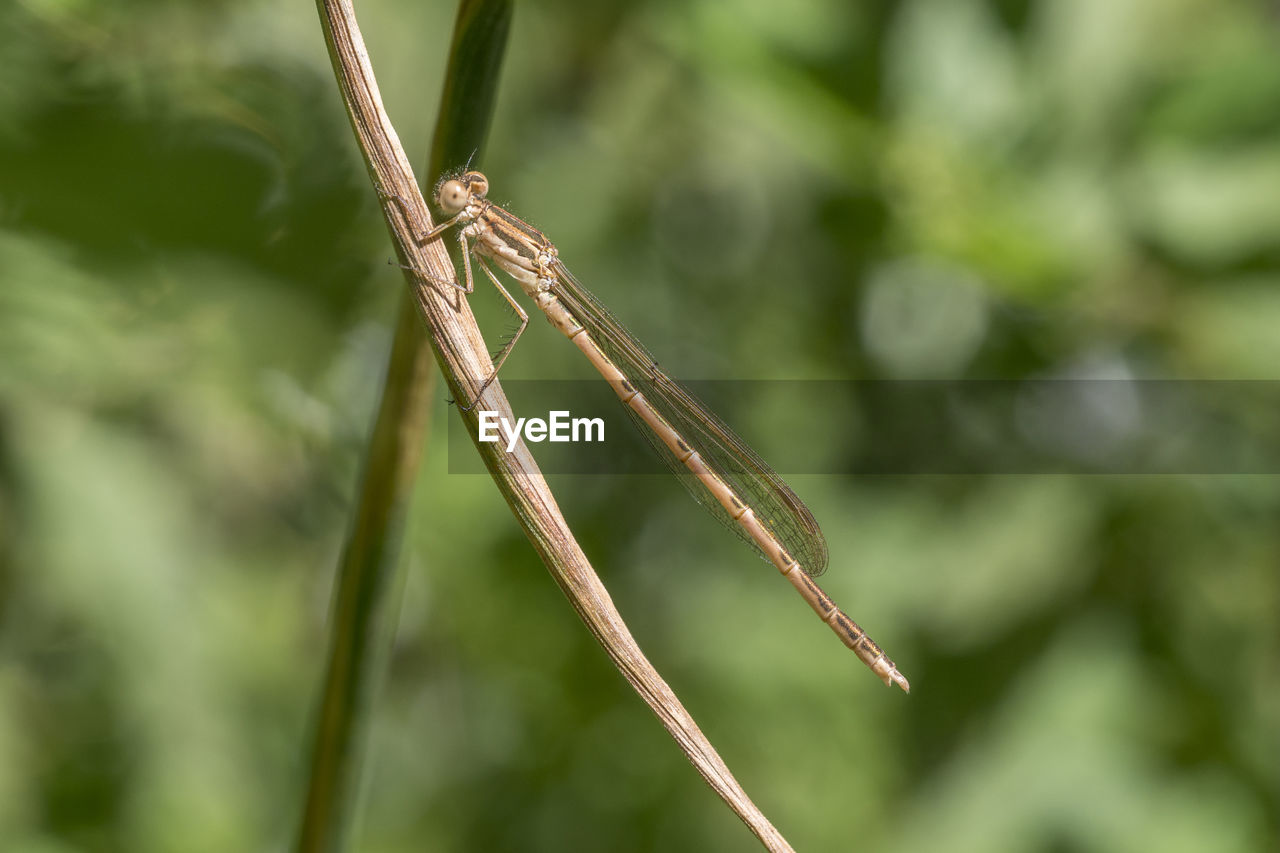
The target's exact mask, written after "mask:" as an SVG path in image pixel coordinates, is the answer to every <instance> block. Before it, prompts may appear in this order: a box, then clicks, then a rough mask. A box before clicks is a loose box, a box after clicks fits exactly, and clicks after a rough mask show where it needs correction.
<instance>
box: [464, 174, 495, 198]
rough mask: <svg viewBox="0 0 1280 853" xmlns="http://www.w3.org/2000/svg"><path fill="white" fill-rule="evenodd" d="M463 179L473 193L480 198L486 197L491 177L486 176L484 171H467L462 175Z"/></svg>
mask: <svg viewBox="0 0 1280 853" xmlns="http://www.w3.org/2000/svg"><path fill="white" fill-rule="evenodd" d="M462 180H464V181H466V182H467V187H468V188H470V190H471V193H472V195H475V196H477V197H478V198H484V197H485V195H486V194H487V193H488V192H489V179H488V178H486V177H485V176H484V173H483V172H467V173H466V174H465V175H463V176H462Z"/></svg>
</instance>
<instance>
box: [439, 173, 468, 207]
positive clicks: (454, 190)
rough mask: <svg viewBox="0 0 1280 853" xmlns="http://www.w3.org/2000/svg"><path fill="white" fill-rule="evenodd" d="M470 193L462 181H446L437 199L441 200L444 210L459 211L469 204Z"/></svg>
mask: <svg viewBox="0 0 1280 853" xmlns="http://www.w3.org/2000/svg"><path fill="white" fill-rule="evenodd" d="M468 195H469V193H468V192H467V188H466V186H464V185H463V183H462V181H459V180H452V181H445V182H444V184H442V185H441V187H440V194H439V197H438V199H437V201H439V203H440V207H441V208H443V209H444V210H446V211H448V212H449V213H457V212H458V211H459V210H462V208H464V207H466V206H467V196H468Z"/></svg>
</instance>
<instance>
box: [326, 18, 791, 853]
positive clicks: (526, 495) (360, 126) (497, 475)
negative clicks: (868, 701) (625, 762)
mask: <svg viewBox="0 0 1280 853" xmlns="http://www.w3.org/2000/svg"><path fill="white" fill-rule="evenodd" d="M317 5H318V8H319V11H320V20H321V25H322V26H323V28H324V33H325V41H326V42H327V44H328V47H329V53H330V56H331V58H332V60H333V65H334V72H335V74H336V75H337V78H338V86H339V89H340V91H341V93H342V97H343V101H344V103H345V104H346V107H347V111H348V116H349V117H350V119H351V125H352V129H353V130H354V132H355V134H356V139H357V142H358V144H359V146H360V150H361V152H362V154H363V156H364V158H365V163H366V165H367V166H368V168H369V173H370V177H371V179H372V180H373V182H374V186H375V187H376V188H377V189H378V191H379V193H380V194H381V196H382V198H383V212H384V214H385V216H386V219H387V225H388V228H389V230H390V232H391V237H392V240H393V242H394V244H395V248H396V253H397V255H398V256H399V258H400V261H401V263H402V264H404V265H406V266H408V267H411V268H413V269H418V270H422V271H424V272H425V273H426V274H427V275H428V276H430V277H432V278H435V279H448V280H452V279H453V278H454V276H455V272H454V269H453V266H452V265H451V264H450V263H449V257H448V254H447V252H446V251H445V249H444V247H443V245H442V243H441V242H440V241H433V242H432V243H430V244H428V245H420V244H419V243H418V242H417V240H416V236H417V235H419V234H423V233H425V232H426V231H427V230H428V229H429V228H430V226H431V217H430V212H429V211H428V209H427V206H426V203H425V202H424V201H423V199H422V195H421V194H420V193H419V192H418V187H417V184H416V182H415V181H414V177H413V173H412V170H411V169H410V167H409V161H408V158H407V157H406V156H405V154H404V152H403V150H402V149H401V147H400V143H399V140H398V138H397V136H396V133H395V130H394V129H393V128H392V126H391V122H390V120H389V119H388V118H387V115H386V113H385V111H384V110H383V107H382V100H381V97H380V96H379V94H378V88H377V83H376V82H375V80H374V77H373V71H372V69H371V67H370V63H369V58H368V55H367V53H366V51H365V47H364V40H363V39H362V38H361V36H360V32H359V29H358V27H357V25H356V20H355V13H354V11H353V10H352V7H351V4H350V2H348V0H317ZM409 278H410V284H411V285H412V286H413V287H414V289H415V292H416V295H417V298H418V304H419V306H420V307H421V308H422V312H423V315H424V316H425V317H426V319H427V323H428V326H429V330H430V336H431V341H432V347H433V348H434V350H435V353H436V358H437V361H438V362H439V363H440V367H441V370H442V371H443V372H444V375H445V378H446V380H447V381H448V384H449V387H450V390H451V391H452V393H453V395H454V398H455V399H459V400H471V399H473V397H474V395H475V393H476V392H477V390H478V389H479V388H480V386H481V385H482V383H483V381H484V377H486V376H488V375H489V371H490V369H491V362H490V360H489V357H488V354H487V349H486V347H485V345H484V341H483V339H482V338H481V336H480V332H479V329H478V328H477V327H476V324H475V318H474V317H473V316H472V314H471V311H470V309H469V307H468V306H467V303H466V300H464V299H462V298H461V294H460V293H459V292H458V291H456V290H453V289H452V288H448V287H441V286H439V285H436V284H433V283H431V281H430V280H429V279H427V278H423V277H418V276H414V275H412V274H410V276H409ZM483 407H484V408H485V409H490V410H496V411H498V412H499V413H501V414H503V415H505V416H507V417H511V408H510V404H509V403H508V402H507V400H506V397H505V395H504V394H503V393H502V389H501V386H500V385H499V383H497V382H494V383H492V384H491V385H490V386H489V388H488V389H487V390H486V392H485V395H484V401H483ZM480 408H481V407H480V406H476V407H474V408H473V409H472V411H471V412H468V413H463V414H462V417H463V418H464V420H466V421H467V423H468V428H469V431H470V433H471V435H472V436H475V435H476V429H475V427H476V419H477V412H478V410H479V409H480ZM476 446H477V448H478V450H479V452H480V454H481V456H482V457H483V459H484V461H485V465H486V467H488V469H489V472H490V474H491V475H492V476H493V478H494V481H495V483H497V485H498V488H499V490H500V491H501V493H502V495H503V497H504V498H505V499H506V501H507V503H508V504H509V505H510V506H511V509H512V511H513V512H514V513H515V514H516V517H517V518H518V519H519V521H520V524H521V525H522V526H523V527H524V529H525V531H526V533H527V534H528V536H529V539H530V541H531V542H532V543H533V545H534V548H535V549H536V550H537V551H538V554H539V555H540V556H541V557H542V560H543V562H544V563H546V565H547V568H548V569H549V570H550V571H551V574H552V576H553V577H554V578H555V580H556V582H557V583H558V584H559V585H560V588H561V589H562V590H564V593H565V595H566V596H567V597H568V598H569V601H570V602H571V603H572V604H573V607H574V609H575V610H577V611H578V615H579V616H580V617H581V618H582V620H583V621H584V622H585V623H586V625H587V627H588V628H589V629H590V631H591V633H592V634H593V635H595V637H596V639H597V640H598V641H599V642H600V644H601V645H602V646H604V648H605V651H607V652H608V654H609V657H610V658H612V660H613V662H614V665H615V666H617V667H618V669H619V671H621V672H622V674H623V676H624V677H625V678H626V679H627V681H628V682H629V683H630V684H631V686H632V687H633V688H634V689H635V690H636V692H637V693H639V694H640V696H641V698H643V699H644V701H645V702H646V703H647V704H648V705H649V707H650V708H652V709H653V711H654V713H655V714H657V716H658V718H659V720H661V721H662V724H663V725H664V726H665V727H666V729H667V731H668V732H670V734H671V736H672V737H673V738H674V739H675V741H676V743H677V744H679V746H680V748H681V749H682V750H683V751H684V753H685V754H686V755H687V756H688V757H689V760H690V761H691V762H693V765H694V767H695V768H697V770H698V772H699V773H701V774H702V776H703V778H704V779H706V781H707V783H708V784H709V785H710V786H711V788H712V789H713V790H714V791H715V792H716V793H717V794H718V795H719V796H720V797H721V799H723V800H724V801H725V803H727V804H728V805H729V807H730V808H732V809H733V810H734V812H735V813H736V814H737V815H738V816H739V817H740V818H741V819H742V820H743V822H744V823H746V824H747V826H748V827H749V828H750V829H751V831H752V832H754V833H755V834H756V836H757V837H758V838H759V839H760V840H761V842H763V844H764V845H765V847H766V848H768V849H769V850H774V851H787V850H791V849H792V848H791V846H790V845H789V844H788V843H787V841H786V839H784V838H783V837H782V835H781V834H780V833H779V832H778V831H777V829H775V828H774V827H773V825H772V824H771V823H769V820H768V819H767V818H766V817H765V816H764V815H763V814H762V813H761V812H760V810H759V809H757V808H756V806H755V804H754V803H752V802H751V800H750V798H748V797H747V795H746V792H745V791H743V789H742V786H741V785H739V784H738V782H737V780H736V779H734V778H733V775H732V774H731V773H730V772H729V769H728V767H727V766H725V764H724V762H723V761H722V760H721V758H720V756H719V755H718V754H717V753H716V751H715V749H714V748H712V746H711V744H710V742H709V741H708V740H707V738H706V736H705V735H703V734H702V732H701V731H700V730H699V729H698V727H697V725H696V724H695V723H694V721H693V718H692V717H691V716H690V715H689V713H688V712H687V711H686V710H685V709H684V706H683V705H682V704H681V703H680V701H679V699H677V698H676V695H675V693H674V692H672V690H671V688H670V687H669V686H668V685H667V683H666V682H665V681H663V679H662V678H661V676H659V675H658V673H657V670H655V669H654V668H653V666H652V665H651V664H650V663H649V661H648V660H647V659H646V658H645V656H644V654H643V653H642V652H641V651H640V647H639V646H638V645H637V644H636V642H635V640H634V638H632V636H631V633H630V631H628V630H627V627H626V625H625V623H624V622H623V621H622V617H621V616H620V615H619V614H618V612H617V609H616V608H615V607H614V606H613V602H612V600H611V599H610V598H609V593H608V591H607V590H605V588H604V585H603V584H602V583H601V582H600V579H599V578H598V577H597V576H596V574H595V572H594V570H593V569H592V568H591V565H590V564H589V563H588V562H587V559H586V556H585V555H584V554H583V553H582V549H581V548H579V547H578V544H577V542H576V541H575V540H574V538H573V534H572V533H571V532H570V530H569V528H568V525H567V524H566V523H565V520H564V517H563V516H562V515H561V514H560V510H559V508H558V507H557V506H556V502H555V499H554V497H553V496H552V495H551V492H550V490H549V488H548V487H547V484H546V482H545V480H544V479H543V477H542V474H541V472H540V471H539V470H538V468H537V465H536V464H535V463H534V461H533V458H532V457H531V456H530V455H529V454H528V452H527V451H526V450H525V449H524V448H523V447H521V448H520V450H519V452H517V453H515V454H506V453H504V452H502V450H501V449H500V448H498V447H497V446H496V445H494V444H485V445H481V444H479V443H478V442H477V444H476Z"/></svg>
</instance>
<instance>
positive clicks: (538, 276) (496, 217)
mask: <svg viewBox="0 0 1280 853" xmlns="http://www.w3.org/2000/svg"><path fill="white" fill-rule="evenodd" d="M488 190H489V181H488V179H487V178H485V176H484V175H482V174H481V173H480V172H465V173H464V174H462V175H460V176H458V177H454V178H447V179H445V180H442V181H441V182H440V184H439V185H438V186H437V188H436V203H437V204H438V205H439V206H440V207H441V208H442V209H443V210H444V211H445V212H446V213H447V214H449V215H450V218H449V219H447V220H446V221H444V222H442V223H441V224H439V225H437V226H436V227H435V228H433V229H431V231H429V232H428V233H427V234H426V235H424V238H423V239H424V240H429V239H432V238H435V237H437V236H439V235H441V234H443V233H444V232H445V231H447V230H448V229H450V228H453V227H455V226H460V227H458V231H457V234H458V244H459V247H460V248H461V250H462V260H463V267H464V272H465V273H466V276H465V278H466V283H465V285H464V286H463V287H462V289H463V290H465V291H466V292H467V293H470V292H472V291H473V290H474V288H475V282H474V279H473V278H472V259H473V258H474V260H475V264H476V266H478V267H480V269H481V271H483V272H484V274H485V275H486V276H488V277H489V279H490V280H491V281H492V282H493V283H494V285H495V286H496V287H497V288H498V291H499V292H500V293H501V294H502V295H503V296H504V297H505V298H506V300H507V302H509V303H510V304H511V307H512V308H514V309H515V312H516V314H517V315H518V316H519V317H520V327H519V328H518V329H517V330H516V333H515V334H514V335H513V336H512V337H511V340H510V341H508V342H507V344H506V345H505V346H504V347H503V348H502V350H501V351H500V352H499V353H498V355H497V357H496V358H495V359H494V368H493V374H491V375H490V376H489V377H488V379H486V380H485V382H484V384H483V385H482V386H481V388H480V391H479V393H477V395H476V399H477V400H479V399H480V397H481V396H482V395H483V394H484V390H485V388H487V387H488V386H489V383H490V382H492V381H493V378H494V377H495V376H496V375H497V372H498V370H499V368H501V367H502V363H503V362H504V361H505V360H506V358H507V356H508V355H509V354H510V353H511V349H512V347H513V346H514V345H515V342H516V340H517V339H518V338H519V337H520V334H521V333H522V332H523V331H524V329H525V327H526V326H527V325H528V324H529V315H528V314H526V313H525V312H524V310H523V309H521V307H520V305H519V304H518V303H517V302H516V301H515V299H513V298H512V296H511V294H510V293H508V292H507V290H506V288H504V287H503V286H502V283H501V282H500V281H499V280H498V277H497V275H496V274H495V273H494V271H493V269H492V268H491V267H490V266H489V264H488V262H487V260H488V261H492V262H493V263H494V264H495V265H496V266H497V267H498V268H500V269H501V270H502V271H503V272H505V273H507V275H509V276H511V277H512V278H513V279H515V280H516V281H517V282H518V283H519V284H520V286H521V287H522V288H523V289H524V291H525V293H527V294H528V295H529V297H530V298H532V299H533V301H534V302H535V303H536V304H537V306H538V307H539V308H540V309H541V310H542V312H543V313H544V314H546V315H547V319H548V320H550V321H551V325H553V326H555V327H556V328H557V329H559V330H560V331H561V332H562V333H563V334H564V335H565V337H567V338H569V340H571V341H573V342H574V344H576V345H577V347H578V349H580V350H582V352H583V354H584V355H586V357H587V358H588V359H589V360H590V361H591V363H592V364H593V365H594V366H595V368H596V370H598V371H600V374H601V375H602V376H604V378H605V379H606V380H607V381H608V382H609V384H610V385H611V386H613V389H614V391H616V392H617V394H618V396H619V397H620V398H621V399H622V402H623V404H624V408H625V409H626V411H627V413H628V414H629V415H630V416H631V417H632V419H633V420H634V421H636V423H637V424H638V425H639V426H640V429H641V431H642V432H644V433H645V434H646V437H647V438H649V440H650V443H652V444H654V445H655V446H656V447H657V448H658V452H659V453H660V454H661V455H663V458H664V460H665V461H667V462H668V464H669V465H671V467H672V468H673V469H674V470H675V471H676V472H677V474H678V475H680V476H679V479H680V481H681V482H682V483H684V485H685V486H686V487H687V488H688V489H689V490H690V491H691V492H692V493H693V496H694V497H695V498H696V499H697V500H698V502H699V503H701V504H702V505H703V506H705V507H706V508H707V509H708V510H710V511H711V513H712V514H713V515H715V516H716V517H717V518H719V519H720V520H721V521H722V522H723V523H724V524H725V525H726V526H727V527H729V528H730V529H731V530H733V531H734V532H736V533H737V534H738V535H739V536H741V537H742V538H743V539H745V540H746V541H747V542H748V543H750V544H751V545H752V546H753V547H755V548H756V550H757V551H759V552H760V554H761V555H762V556H763V557H764V558H765V559H767V560H768V561H769V562H771V563H773V565H774V566H776V567H777V569H778V571H780V572H782V576H783V577H785V578H786V579H787V580H788V581H790V582H791V585H792V586H794V587H795V588H796V591H798V592H799V593H800V595H801V596H802V597H803V598H804V600H805V601H807V602H809V606H810V607H812V608H813V609H814V612H816V613H817V614H818V616H819V617H821V619H822V621H823V622H826V623H827V625H829V626H830V627H831V629H832V630H833V631H835V632H836V635H837V636H838V637H840V639H841V640H842V641H843V642H844V644H845V645H846V646H848V647H849V648H851V649H853V651H854V652H855V653H856V654H857V655H858V657H859V658H860V659H861V660H862V662H863V663H865V664H866V665H867V666H868V667H870V668H871V671H872V672H874V673H875V674H876V675H878V676H879V677H880V679H881V680H882V681H884V683H885V684H897V685H898V686H899V687H901V688H902V689H903V690H907V691H909V690H910V689H911V688H910V685H909V684H908V683H907V679H906V678H904V677H903V676H902V674H901V673H900V672H898V668H897V667H896V666H894V663H893V661H891V660H889V658H888V657H887V656H886V655H885V653H884V652H883V651H882V650H881V649H880V647H879V646H878V645H876V643H875V641H873V640H872V639H871V638H870V637H868V636H867V633H866V632H865V631H863V630H862V628H860V627H858V624H857V623H856V622H854V621H853V620H852V619H850V618H849V617H848V616H847V615H846V614H845V613H844V611H842V610H841V609H840V608H839V607H837V606H836V605H835V603H834V602H833V601H832V600H831V599H830V597H828V596H827V594H826V593H825V592H823V591H822V588H821V587H819V586H818V585H817V583H815V582H814V581H813V578H814V577H816V576H817V575H819V574H821V573H822V572H823V570H824V569H826V566H827V544H826V540H825V539H824V538H823V536H822V531H821V530H820V529H819V528H818V523H817V522H816V521H814V518H813V515H812V513H810V512H809V508H808V507H806V506H805V505H804V504H803V503H802V502H801V501H800V499H799V498H798V497H796V495H795V493H794V492H792V491H791V489H790V488H789V487H788V486H787V484H786V483H784V482H782V478H781V477H779V476H778V475H777V473H775V472H774V470H773V469H772V468H770V467H769V466H768V465H767V464H765V462H764V461H763V460H761V459H760V457H759V456H757V455H756V454H755V452H754V451H753V450H751V448H749V447H748V446H747V445H746V443H745V442H743V441H742V439H740V438H738V437H737V436H736V435H735V434H734V433H733V431H732V430H730V429H729V427H727V426H726V425H725V424H724V423H723V422H722V421H721V420H720V419H719V418H718V417H716V416H715V415H714V414H712V413H711V411H709V410H708V409H707V408H706V406H704V405H703V404H702V403H700V402H699V401H698V400H697V399H696V398H694V397H693V396H692V395H691V394H689V393H688V392H687V391H686V390H685V389H684V388H682V387H681V386H680V385H679V384H678V383H677V382H675V381H674V380H673V379H671V378H670V377H669V376H667V375H666V374H665V373H664V372H663V371H662V370H660V369H659V368H658V365H657V362H655V361H654V360H653V358H652V357H651V356H650V355H649V353H648V351H647V350H645V348H644V347H643V346H642V345H641V344H640V342H639V341H637V340H636V339H635V338H634V337H633V336H632V335H631V333H630V332H628V331H627V330H626V329H625V328H623V326H622V324H621V323H619V322H618V321H617V320H615V319H614V318H613V315H612V314H610V313H609V311H608V310H607V309H606V308H605V307H604V306H603V305H602V304H600V301H599V300H597V299H596V298H595V297H594V296H592V295H591V294H590V293H589V292H588V291H587V289H586V288H584V287H583V286H582V285H581V284H579V283H578V280H577V279H575V278H574V277H573V276H572V275H571V274H570V273H569V271H568V270H567V269H565V266H564V264H562V263H561V262H560V258H559V253H558V252H557V251H556V247H555V246H554V245H553V244H552V243H551V241H550V240H548V239H547V237H546V235H544V234H543V233H542V232H541V231H538V230H537V229H536V228H534V227H533V226H531V225H529V224H528V223H526V222H523V221H521V220H520V219H517V218H516V217H515V216H512V215H511V214H510V213H508V212H507V211H505V210H503V209H502V208H501V207H498V206H497V205H496V204H494V203H493V202H491V201H489V200H488V199H487V198H486V197H485V196H486V195H487V193H488ZM486 259H487V260H486Z"/></svg>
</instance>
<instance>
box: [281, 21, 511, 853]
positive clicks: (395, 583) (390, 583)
mask: <svg viewBox="0 0 1280 853" xmlns="http://www.w3.org/2000/svg"><path fill="white" fill-rule="evenodd" d="M510 19H511V3H510V0H468V2H463V3H462V5H461V6H460V8H459V12H458V19H457V22H456V26H455V28H454V37H453V49H452V52H451V54H450V58H449V66H448V69H449V70H448V76H447V78H446V81H445V89H444V96H443V102H442V103H443V108H442V109H441V112H440V117H439V121H438V122H437V124H436V131H435V135H434V139H433V143H432V151H431V157H430V163H429V164H428V168H427V170H426V172H425V174H426V175H428V176H434V175H436V174H438V173H439V172H440V171H441V169H442V168H444V166H445V164H447V163H449V162H452V161H456V160H459V159H461V158H460V157H459V152H464V151H466V152H470V151H475V150H477V149H479V148H480V147H481V146H482V145H483V143H484V139H485V136H486V134H487V131H488V127H489V120H490V117H491V116H492V114H493V101H494V96H495V93H496V91H497V79H498V69H499V68H500V67H501V60H502V53H503V50H504V48H505V46H506V37H507V32H508V30H509V23H510ZM465 156H466V155H462V158H465ZM435 378H436V371H435V369H434V368H433V366H432V364H431V341H430V339H429V338H428V336H427V334H426V331H425V328H424V326H423V323H422V316H421V312H420V311H419V309H418V304H417V300H416V299H415V298H414V297H413V295H412V293H411V291H410V290H409V288H405V289H404V290H403V291H402V296H401V299H400V300H399V303H398V308H397V321H396V329H395V335H394V338H393V341H392V345H391V354H390V360H389V363H388V365H387V371H386V378H385V380H384V384H383V388H382V395H381V401H380V404H379V407H378V411H377V414H376V416H375V418H374V423H373V429H372V433H371V436H370V440H369V445H368V448H367V452H366V456H365V461H364V467H363V470H362V473H361V478H360V485H359V493H358V498H357V501H356V506H355V509H354V514H353V517H352V526H351V530H350V531H349V533H348V536H347V540H346V542H345V544H344V547H343V551H342V555H341V558H340V561H339V566H338V573H337V577H336V580H335V586H334V595H333V612H332V622H331V624H330V635H329V649H328V657H327V659H326V664H325V672H324V682H323V686H322V688H321V693H320V696H319V700H318V707H317V711H316V715H315V716H316V721H315V732H314V738H313V740H312V745H311V757H310V774H309V776H308V780H307V793H306V800H305V805H304V807H303V811H302V817H301V823H300V825H299V827H298V836H297V850H299V851H302V853H320V851H325V853H336V851H340V850H344V849H346V848H347V846H348V843H349V838H350V835H351V824H352V822H353V817H354V816H355V815H356V814H357V813H358V810H359V801H360V790H361V787H362V786H361V784H360V780H361V777H362V773H361V769H362V767H363V763H364V762H363V760H362V759H363V754H364V750H365V747H366V744H367V742H368V740H369V738H368V728H369V724H370V719H371V717H372V712H371V709H372V705H373V696H374V694H375V692H376V690H377V687H378V685H379V684H380V683H381V681H382V676H383V673H384V670H385V666H386V658H387V650H388V649H389V648H390V645H391V642H392V640H393V638H394V634H395V629H396V625H397V621H398V616H399V604H400V595H399V591H400V589H401V588H402V586H403V570H402V566H403V561H402V560H401V559H400V554H401V544H402V539H403V532H404V526H405V517H406V515H407V512H408V509H409V505H410V503H411V500H412V496H413V485H414V482H415V481H416V479H417V473H418V468H419V462H420V460H421V452H422V447H423V445H424V443H425V441H426V435H427V429H428V426H429V424H430V413H431V400H432V397H433V396H434V393H435V387H436V383H435Z"/></svg>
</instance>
